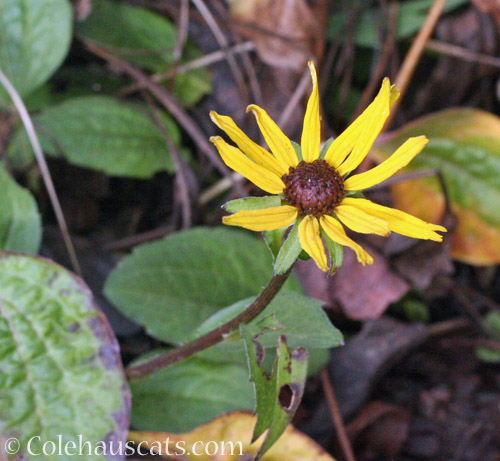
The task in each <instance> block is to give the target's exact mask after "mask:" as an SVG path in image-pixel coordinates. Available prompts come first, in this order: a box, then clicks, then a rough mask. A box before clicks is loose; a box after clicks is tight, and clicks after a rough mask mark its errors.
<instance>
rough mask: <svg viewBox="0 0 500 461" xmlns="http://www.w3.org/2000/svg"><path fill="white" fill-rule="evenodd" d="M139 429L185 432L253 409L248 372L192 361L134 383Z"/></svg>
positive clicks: (134, 420) (135, 420)
mask: <svg viewBox="0 0 500 461" xmlns="http://www.w3.org/2000/svg"><path fill="white" fill-rule="evenodd" d="M131 388H132V394H133V402H134V405H133V408H132V424H133V426H134V427H135V428H136V429H141V430H153V431H171V432H185V431H189V430H191V429H193V428H194V427H196V426H199V425H200V424H204V423H206V422H208V421H210V420H211V419H213V418H214V417H216V416H217V415H219V414H221V413H224V412H227V411H231V410H237V409H252V408H253V406H254V397H253V392H252V388H251V385H250V382H249V380H248V372H247V371H246V369H245V368H243V367H242V366H238V365H232V364H222V363H214V362H209V361H206V360H200V359H197V358H189V359H187V360H184V361H182V362H179V363H176V364H174V365H171V366H169V367H167V368H164V369H163V370H160V371H157V372H155V373H153V374H152V375H149V376H148V377H145V378H142V379H140V380H137V381H133V382H132V383H131Z"/></svg>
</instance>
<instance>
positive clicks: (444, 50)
mask: <svg viewBox="0 0 500 461" xmlns="http://www.w3.org/2000/svg"><path fill="white" fill-rule="evenodd" d="M426 48H427V49H428V50H432V51H436V52H438V53H441V54H446V55H448V56H453V57H455V58H458V59H462V60H463V61H468V62H477V63H478V64H484V65H485V66H491V67H496V68H497V69H500V58H497V57H496V56H490V55H487V54H482V53H476V52H475V51H471V50H468V49H467V48H462V47H461V46H458V45H454V44H452V43H446V42H442V41H440V40H429V41H428V42H427V46H426Z"/></svg>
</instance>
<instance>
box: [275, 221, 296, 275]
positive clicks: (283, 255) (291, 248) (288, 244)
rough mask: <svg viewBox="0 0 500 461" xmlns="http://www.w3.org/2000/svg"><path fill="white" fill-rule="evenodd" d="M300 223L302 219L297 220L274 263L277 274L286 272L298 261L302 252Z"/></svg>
mask: <svg viewBox="0 0 500 461" xmlns="http://www.w3.org/2000/svg"><path fill="white" fill-rule="evenodd" d="M299 224H300V221H298V220H297V221H295V224H294V226H293V227H292V230H291V231H290V233H289V234H288V237H287V238H286V240H285V242H284V243H283V245H282V246H281V248H280V250H279V253H278V256H277V257H276V262H275V263H274V272H275V274H284V273H285V272H286V271H287V270H288V269H290V267H292V265H293V264H294V263H295V261H297V258H298V257H299V255H300V253H301V252H302V247H301V246H300V241H299Z"/></svg>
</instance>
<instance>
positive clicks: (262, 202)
mask: <svg viewBox="0 0 500 461" xmlns="http://www.w3.org/2000/svg"><path fill="white" fill-rule="evenodd" d="M280 205H281V197H280V196H279V195H268V196H265V197H245V198H238V199H236V200H231V201H230V202H227V203H225V204H224V205H223V207H224V209H225V210H226V211H227V212H228V213H237V212H238V211H241V210H263V209H265V208H272V207H276V206H280Z"/></svg>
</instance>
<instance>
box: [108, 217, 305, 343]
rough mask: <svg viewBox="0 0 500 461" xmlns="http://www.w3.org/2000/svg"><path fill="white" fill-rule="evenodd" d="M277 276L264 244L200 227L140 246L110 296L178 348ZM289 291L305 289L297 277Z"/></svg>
mask: <svg viewBox="0 0 500 461" xmlns="http://www.w3.org/2000/svg"><path fill="white" fill-rule="evenodd" d="M272 274H273V272H272V267H271V261H270V256H269V252H268V250H267V248H266V246H265V244H264V242H262V241H261V240H259V239H257V238H255V237H254V236H253V235H251V234H248V233H246V232H242V231H239V230H237V229H229V228H224V227H220V228H215V229H210V228H207V227H198V228H195V229H191V230H187V231H183V232H177V233H175V234H172V235H169V236H167V237H165V238H164V239H162V240H158V241H156V242H153V243H147V244H145V245H140V246H138V247H136V248H135V250H134V252H133V253H132V254H131V255H130V256H127V257H125V258H123V259H122V260H121V262H120V264H119V265H118V267H117V268H116V269H115V270H114V271H113V272H112V273H111V275H110V277H109V278H108V280H107V281H106V285H105V293H106V296H107V297H108V298H109V299H110V301H111V302H112V303H113V304H114V305H115V306H116V307H118V308H119V309H120V310H121V311H122V312H123V313H124V314H125V315H127V316H128V317H130V318H132V319H133V320H135V321H136V322H137V323H139V324H140V325H143V326H144V327H145V328H146V329H147V331H148V333H149V334H151V335H152V336H154V337H155V338H158V339H160V340H163V341H166V342H169V343H175V344H179V343H181V342H182V341H184V340H185V338H186V337H187V336H188V335H189V334H190V333H192V332H193V331H194V330H195V329H196V328H197V327H198V326H199V325H200V324H201V323H202V322H203V321H204V320H206V319H207V318H208V317H210V316H211V315H213V314H214V313H215V312H217V311H218V310H219V309H221V308H223V307H226V306H228V305H230V304H233V303H235V302H237V301H239V300H241V299H242V298H247V297H249V296H255V295H257V294H259V293H260V292H261V290H262V288H263V287H264V286H265V285H266V284H267V283H268V282H269V280H270V279H271V277H272ZM285 287H288V290H295V291H298V290H300V288H299V286H298V283H297V281H296V279H295V278H294V277H293V276H292V277H291V278H290V280H289V281H288V282H287V284H286V285H285ZM284 289H287V288H284Z"/></svg>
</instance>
